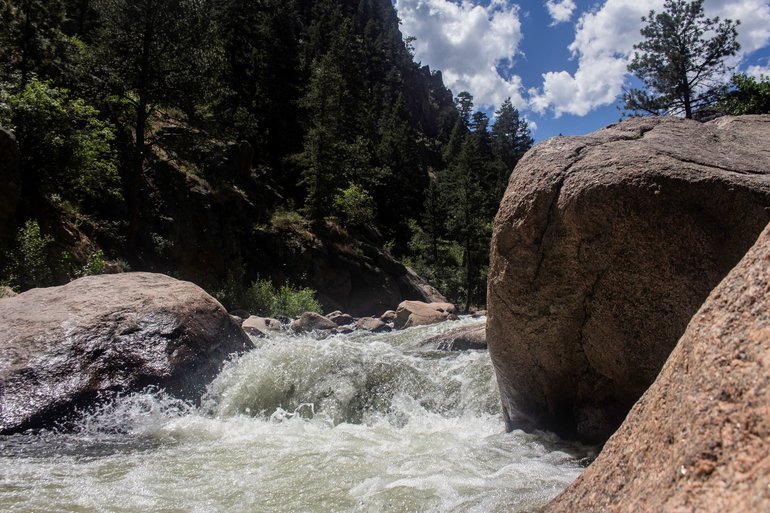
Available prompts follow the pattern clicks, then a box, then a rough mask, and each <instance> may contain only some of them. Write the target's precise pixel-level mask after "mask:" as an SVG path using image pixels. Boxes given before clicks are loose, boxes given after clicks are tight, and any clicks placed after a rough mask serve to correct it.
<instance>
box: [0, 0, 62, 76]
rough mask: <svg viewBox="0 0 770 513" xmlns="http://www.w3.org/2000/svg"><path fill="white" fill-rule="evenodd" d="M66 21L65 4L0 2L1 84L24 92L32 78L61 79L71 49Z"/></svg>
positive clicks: (54, 1) (47, 0)
mask: <svg viewBox="0 0 770 513" xmlns="http://www.w3.org/2000/svg"><path fill="white" fill-rule="evenodd" d="M64 19H65V11H64V3H63V2H62V0H19V1H14V0H0V80H5V81H10V82H15V83H18V84H19V88H20V89H23V88H24V87H25V86H26V85H27V84H28V83H29V81H30V78H31V76H32V74H36V75H38V76H39V77H40V78H41V79H49V78H54V77H56V76H57V75H59V73H60V72H61V71H62V67H63V66H64V64H65V61H66V59H67V52H68V49H69V40H68V38H67V37H66V36H65V34H64V32H63V31H62V26H63V24H64ZM15 75H16V76H15Z"/></svg>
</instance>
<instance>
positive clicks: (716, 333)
mask: <svg viewBox="0 0 770 513" xmlns="http://www.w3.org/2000/svg"><path fill="white" fill-rule="evenodd" d="M768 312H770V227H768V229H766V230H765V231H764V233H763V234H762V236H761V237H760V239H759V240H758V242H757V244H756V245H755V246H754V247H753V248H752V249H751V250H750V251H749V253H748V254H747V255H746V256H745V257H744V258H743V260H742V261H741V262H740V264H739V265H738V266H737V267H736V268H735V269H733V271H731V272H730V274H729V275H728V276H727V278H725V279H724V280H723V281H722V283H721V284H720V285H719V286H718V287H717V288H716V289H715V290H714V291H713V292H712V293H711V295H710V296H709V298H708V299H707V300H706V302H705V303H704V304H703V306H702V307H701V309H700V310H699V311H698V313H697V314H696V315H695V316H694V317H693V319H692V321H691V322H690V325H689V326H688V327H687V331H685V334H684V335H683V336H682V338H681V340H680V341H679V344H678V345H677V346H676V349H674V351H673V353H672V354H671V356H670V358H669V359H668V361H667V362H666V365H665V367H664V368H663V370H662V371H661V373H660V376H659V377H658V379H657V380H656V381H655V384H653V385H652V387H650V389H649V390H648V391H647V392H646V393H645V394H644V396H643V397H642V399H641V400H640V401H639V402H638V403H637V404H636V405H635V406H634V408H633V409H632V410H631V412H630V413H629V414H628V417H627V418H626V421H625V422H624V423H623V425H622V426H621V428H620V429H619V430H618V431H617V433H615V435H613V437H612V438H611V439H610V440H609V441H608V442H607V444H606V446H605V447H604V450H603V451H602V452H601V454H600V455H599V457H598V458H597V459H596V461H594V462H593V463H592V464H591V465H590V467H589V468H588V469H587V470H586V472H585V473H584V474H583V475H582V476H581V477H580V478H579V479H578V481H577V482H575V483H574V484H573V485H572V486H571V487H570V488H568V489H567V490H566V491H565V492H564V493H563V494H562V495H561V496H559V497H558V498H557V499H556V500H555V501H554V502H553V503H551V504H550V505H549V506H548V507H547V508H546V511H547V512H548V513H561V512H564V513H567V512H573V511H606V512H618V513H619V512H626V511H634V512H637V513H645V512H649V513H657V512H660V511H672V512H676V511H682V512H684V511H697V512H699V513H700V512H702V513H711V512H713V513H721V512H724V511H736V512H738V511H746V512H748V511H770V448H768V437H770V316H768Z"/></svg>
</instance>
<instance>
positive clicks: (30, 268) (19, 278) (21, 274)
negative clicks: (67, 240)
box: [5, 219, 53, 290]
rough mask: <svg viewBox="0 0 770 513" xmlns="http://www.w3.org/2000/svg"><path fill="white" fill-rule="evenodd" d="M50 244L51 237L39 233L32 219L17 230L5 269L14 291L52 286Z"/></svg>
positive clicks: (38, 227) (36, 224) (38, 228)
mask: <svg viewBox="0 0 770 513" xmlns="http://www.w3.org/2000/svg"><path fill="white" fill-rule="evenodd" d="M52 242H53V238H52V237H51V236H49V235H43V234H42V233H41V232H40V225H39V224H38V223H37V221H35V220H34V219H30V220H28V221H27V222H26V223H24V225H23V226H22V227H21V228H19V231H18V232H17V234H16V244H15V247H14V248H13V249H12V250H11V251H10V254H9V255H8V263H7V264H6V269H5V273H6V275H7V277H8V283H10V284H11V286H12V287H13V288H14V289H17V290H27V289H30V288H33V287H43V286H47V285H51V284H52V281H53V272H52V270H51V265H50V262H49V259H48V252H49V248H50V245H51V243H52Z"/></svg>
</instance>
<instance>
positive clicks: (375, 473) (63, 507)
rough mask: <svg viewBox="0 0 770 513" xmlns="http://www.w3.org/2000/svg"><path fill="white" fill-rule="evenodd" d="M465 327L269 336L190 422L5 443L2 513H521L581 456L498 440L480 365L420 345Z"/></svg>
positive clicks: (553, 491)
mask: <svg viewBox="0 0 770 513" xmlns="http://www.w3.org/2000/svg"><path fill="white" fill-rule="evenodd" d="M480 322H483V320H482V321H479V320H475V319H463V320H460V321H457V322H447V323H443V324H440V325H436V326H429V327H419V328H410V329H407V330H404V331H399V332H393V333H388V334H381V335H372V334H369V333H362V332H355V333H353V334H352V335H337V336H333V337H330V338H326V339H323V340H319V339H316V338H314V337H312V336H307V337H290V336H287V335H283V334H277V335H276V334H274V335H272V336H271V337H270V338H266V339H258V340H255V344H256V346H257V348H256V349H255V350H253V351H251V352H249V353H247V354H245V355H243V356H241V357H239V358H237V359H235V360H233V361H231V362H229V363H228V364H227V365H226V366H225V368H224V369H223V370H222V372H221V373H220V374H219V376H218V377H217V378H216V379H215V380H214V382H213V383H212V384H211V386H210V387H209V389H208V392H207V394H206V396H205V397H204V398H203V401H202V403H201V405H200V406H198V407H194V406H191V405H189V404H185V403H182V402H180V401H178V400H174V399H172V398H169V397H167V396H165V395H164V394H162V393H161V392H158V391H153V390H148V391H146V392H144V393H140V394H134V395H129V396H125V397H120V398H118V399H116V400H114V401H113V402H111V403H109V404H107V405H104V406H103V407H101V408H99V409H98V410H97V411H93V412H89V413H88V414H87V415H85V416H84V417H83V419H82V421H80V423H79V424H78V426H77V429H76V430H75V431H74V432H68V433H59V432H56V431H46V432H41V433H35V434H21V435H14V436H7V437H0V511H2V512H8V513H22V512H24V513H54V512H57V513H58V512H62V513H63V512H78V513H80V512H83V513H86V512H89V513H90V512H99V513H101V512H116V513H117V512H120V513H133V512H148V513H182V512H184V513H190V512H200V513H204V512H205V513H212V512H222V513H261V512H265V513H268V512H269V513H280V512H287V513H288V512H292V513H303V512H319V513H321V512H322V513H331V512H372V513H375V512H376V513H379V512H382V513H400V512H404V513H405V512H437V513H438V512H478V513H492V512H503V511H505V512H514V511H531V510H534V509H537V508H539V507H541V506H543V505H544V504H545V503H547V502H548V501H549V500H550V499H551V498H553V497H555V496H556V495H557V494H558V493H559V492H560V491H561V490H563V489H564V488H565V487H566V486H567V485H568V484H569V483H571V482H572V481H573V480H574V479H576V478H577V476H578V475H579V474H580V472H581V471H582V467H581V465H580V461H581V459H582V458H585V457H586V456H588V455H589V452H590V448H584V447H580V446H574V445H570V444H566V443H564V442H562V441H560V440H559V439H557V438H555V437H554V436H552V435H548V434H525V433H523V432H521V431H514V432H512V433H506V432H505V429H504V424H503V421H502V415H501V411H500V399H499V396H498V392H497V387H496V384H495V378H494V371H493V368H492V364H491V362H490V360H489V355H488V354H487V353H486V352H483V351H467V352H453V353H449V352H439V351H432V350H425V349H422V348H420V342H421V341H423V340H425V339H427V338H429V337H431V336H434V335H436V334H439V333H442V332H443V331H446V330H448V329H453V328H457V327H459V326H464V325H466V326H471V325H477V324H479V323H480Z"/></svg>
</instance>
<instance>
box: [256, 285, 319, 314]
mask: <svg viewBox="0 0 770 513" xmlns="http://www.w3.org/2000/svg"><path fill="white" fill-rule="evenodd" d="M273 290H274V294H273V297H272V301H271V305H270V310H269V314H270V316H272V317H276V316H278V315H284V316H286V317H297V316H299V315H301V314H303V313H305V312H315V313H321V303H319V302H318V300H317V299H316V297H315V294H316V293H315V291H314V290H313V289H309V288H294V287H291V286H289V285H282V286H281V287H280V288H279V289H277V290H276V289H273Z"/></svg>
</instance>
